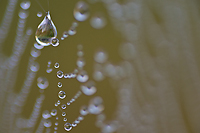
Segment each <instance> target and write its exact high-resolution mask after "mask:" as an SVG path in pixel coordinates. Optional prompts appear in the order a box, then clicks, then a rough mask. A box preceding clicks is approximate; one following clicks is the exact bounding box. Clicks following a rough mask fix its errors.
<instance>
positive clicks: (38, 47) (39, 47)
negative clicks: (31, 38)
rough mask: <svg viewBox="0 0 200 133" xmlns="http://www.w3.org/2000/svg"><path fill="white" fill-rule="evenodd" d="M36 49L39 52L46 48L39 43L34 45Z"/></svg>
mask: <svg viewBox="0 0 200 133" xmlns="http://www.w3.org/2000/svg"><path fill="white" fill-rule="evenodd" d="M34 47H35V48H36V49H38V50H40V49H43V48H44V46H42V45H40V44H38V43H34Z"/></svg>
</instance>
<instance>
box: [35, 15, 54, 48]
mask: <svg viewBox="0 0 200 133" xmlns="http://www.w3.org/2000/svg"><path fill="white" fill-rule="evenodd" d="M56 37H57V30H56V27H55V25H54V24H53V21H52V20H51V16H50V13H49V12H48V13H47V15H46V16H45V17H44V19H43V21H42V22H41V23H40V24H39V26H38V28H37V31H36V33H35V38H36V41H37V42H38V43H39V44H40V45H43V46H49V45H50V44H51V40H52V38H56Z"/></svg>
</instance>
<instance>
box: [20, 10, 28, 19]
mask: <svg viewBox="0 0 200 133" xmlns="http://www.w3.org/2000/svg"><path fill="white" fill-rule="evenodd" d="M18 16H19V17H20V18H21V19H26V18H27V17H28V12H25V11H20V12H19V14H18Z"/></svg>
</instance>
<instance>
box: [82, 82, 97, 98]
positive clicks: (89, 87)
mask: <svg viewBox="0 0 200 133" xmlns="http://www.w3.org/2000/svg"><path fill="white" fill-rule="evenodd" d="M81 90H82V92H83V93H84V94H85V95H88V96H90V95H93V94H94V93H95V92H96V91H97V89H96V87H95V84H94V82H93V81H88V82H87V83H86V84H85V85H81Z"/></svg>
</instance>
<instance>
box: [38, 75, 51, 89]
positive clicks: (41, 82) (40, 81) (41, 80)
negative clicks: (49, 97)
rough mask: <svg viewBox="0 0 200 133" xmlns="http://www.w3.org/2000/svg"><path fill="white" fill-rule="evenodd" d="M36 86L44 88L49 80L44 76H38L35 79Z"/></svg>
mask: <svg viewBox="0 0 200 133" xmlns="http://www.w3.org/2000/svg"><path fill="white" fill-rule="evenodd" d="M37 86H38V87H39V88H40V89H46V88H47V87H48V86H49V82H48V80H47V79H46V78H45V77H39V78H38V79H37Z"/></svg>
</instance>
